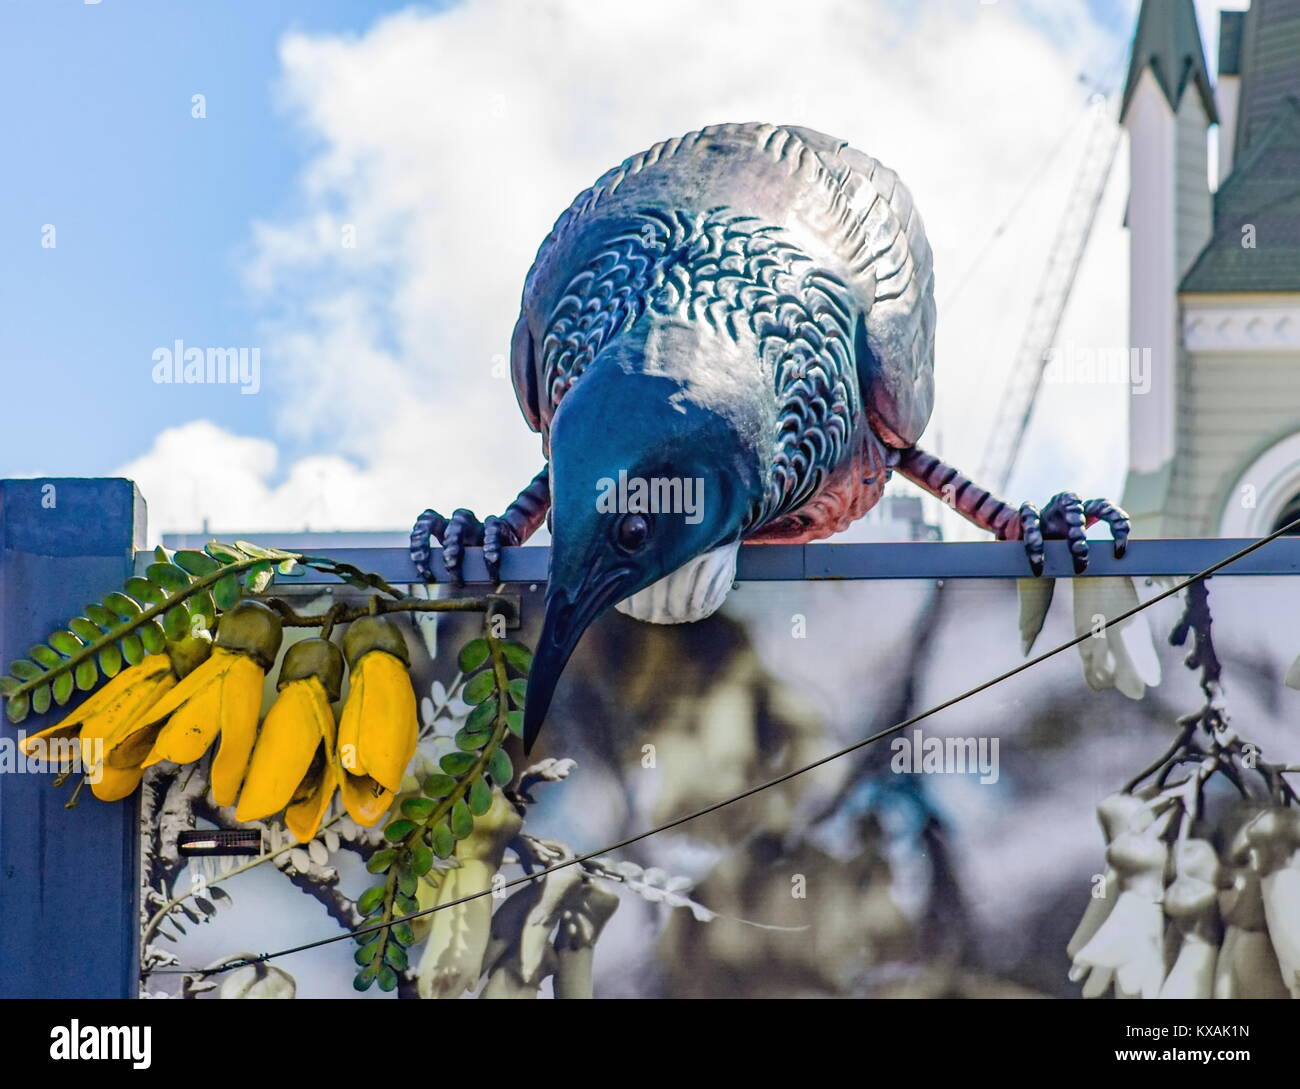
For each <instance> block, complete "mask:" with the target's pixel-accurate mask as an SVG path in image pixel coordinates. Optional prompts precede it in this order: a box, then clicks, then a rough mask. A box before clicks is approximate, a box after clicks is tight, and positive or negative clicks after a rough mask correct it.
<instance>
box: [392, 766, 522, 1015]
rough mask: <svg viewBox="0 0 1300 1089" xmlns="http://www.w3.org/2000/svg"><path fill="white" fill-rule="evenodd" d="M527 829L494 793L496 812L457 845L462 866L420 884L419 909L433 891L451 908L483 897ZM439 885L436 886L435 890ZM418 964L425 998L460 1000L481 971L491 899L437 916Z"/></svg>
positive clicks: (481, 819)
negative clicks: (463, 900) (509, 846)
mask: <svg viewBox="0 0 1300 1089" xmlns="http://www.w3.org/2000/svg"><path fill="white" fill-rule="evenodd" d="M522 827H523V820H522V818H521V817H520V816H519V814H518V812H517V811H516V810H515V807H514V806H513V805H511V804H510V802H508V801H507V800H506V798H505V796H504V795H503V794H502V793H501V791H500V790H497V789H494V790H493V792H492V806H491V808H489V809H488V811H487V812H486V813H484V814H483V816H481V817H479V818H478V819H477V820H476V821H475V822H474V831H473V832H471V833H470V835H469V836H467V837H466V838H465V839H463V840H461V841H460V843H458V844H457V845H456V855H455V857H456V861H457V862H458V863H459V865H458V866H455V867H453V868H452V869H449V870H446V871H445V872H443V873H442V874H440V875H436V876H435V875H433V874H430V875H429V878H428V879H422V880H421V882H420V888H419V891H418V893H417V899H418V901H419V904H420V907H421V908H425V907H430V906H432V904H430V903H426V898H427V896H428V893H427V892H426V890H428V889H430V888H432V889H433V895H432V902H433V904H449V903H451V902H452V901H454V900H459V899H461V898H462V897H465V896H475V895H476V894H479V893H484V892H486V891H487V890H488V889H490V888H491V887H492V878H493V877H494V876H495V874H496V872H497V870H499V869H500V868H501V859H502V857H503V856H504V855H505V851H506V845H507V844H508V843H509V842H510V841H511V840H512V839H513V838H514V837H515V836H516V835H517V834H518V832H519V829H520V828H522ZM432 881H436V882H437V884H436V886H433V885H432ZM428 918H430V919H431V920H432V922H431V923H430V925H429V936H428V939H427V941H426V943H425V947H424V955H423V956H422V957H421V958H420V968H419V977H418V990H419V994H420V997H421V998H457V997H459V996H460V995H462V994H463V993H464V992H465V991H468V990H471V989H473V987H474V986H475V985H476V984H477V983H478V978H479V975H480V974H481V973H482V971H483V954H484V952H485V951H486V950H487V944H488V938H489V935H490V932H491V926H492V897H490V896H478V897H477V899H474V900H470V901H468V902H467V903H464V904H457V905H456V906H455V907H449V908H445V909H444V910H442V911H436V912H434V913H433V914H432V915H431V916H428Z"/></svg>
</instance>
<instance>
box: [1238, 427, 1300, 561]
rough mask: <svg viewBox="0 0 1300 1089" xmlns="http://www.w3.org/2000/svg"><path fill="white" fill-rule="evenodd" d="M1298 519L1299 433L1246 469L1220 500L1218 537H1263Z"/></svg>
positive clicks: (1272, 448) (1299, 478) (1299, 514)
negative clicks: (1220, 510)
mask: <svg viewBox="0 0 1300 1089" xmlns="http://www.w3.org/2000/svg"><path fill="white" fill-rule="evenodd" d="M1296 518H1300V431H1297V432H1295V433H1294V434H1291V435H1288V436H1287V437H1286V438H1284V439H1282V440H1280V441H1279V442H1276V443H1274V444H1273V445H1272V446H1270V447H1269V448H1268V449H1267V450H1265V451H1264V452H1263V453H1262V454H1260V455H1259V457H1257V458H1255V460H1254V461H1252V462H1251V463H1250V465H1249V466H1247V467H1246V471H1245V472H1243V473H1242V474H1241V475H1240V476H1239V477H1238V478H1237V480H1236V482H1235V483H1234V484H1233V486H1232V488H1231V489H1230V490H1229V491H1228V493H1227V495H1226V496H1225V497H1224V501H1223V509H1222V512H1221V513H1220V517H1219V536H1221V537H1263V536H1264V535H1265V534H1268V533H1272V532H1273V531H1274V530H1275V529H1279V528H1281V527H1282V526H1284V525H1286V524H1287V522H1291V521H1294V520H1295V519H1296Z"/></svg>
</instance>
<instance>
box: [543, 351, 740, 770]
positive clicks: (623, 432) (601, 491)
mask: <svg viewBox="0 0 1300 1089" xmlns="http://www.w3.org/2000/svg"><path fill="white" fill-rule="evenodd" d="M711 376H712V377H713V378H716V377H717V370H716V369H715V370H714V371H713V372H712V375H711ZM733 393H734V391H733ZM747 406H750V402H749V399H748V398H747V396H739V395H731V396H728V395H726V393H725V391H724V390H721V389H719V388H717V386H716V385H715V384H712V383H711V384H708V385H700V384H698V383H692V382H689V381H683V380H682V379H681V377H680V376H672V375H669V374H665V373H662V372H661V373H654V372H648V371H646V370H645V369H641V368H640V367H639V366H637V367H634V366H633V365H632V364H631V363H630V361H629V360H627V359H620V357H619V356H618V355H617V354H616V353H615V354H612V355H611V354H604V355H602V356H601V357H600V358H598V359H597V360H596V361H594V362H593V364H592V365H591V366H590V367H589V368H588V370H587V371H586V372H585V373H584V374H583V376H582V377H581V378H580V379H579V380H578V381H577V382H576V383H575V384H574V386H573V388H572V389H571V390H570V391H569V392H568V393H567V394H566V396H565V398H564V400H563V401H562V402H561V403H560V406H559V408H558V409H557V411H556V414H555V417H554V419H553V421H552V424H551V431H550V465H551V499H552V523H553V525H552V542H551V564H550V576H549V584H548V587H547V593H546V616H545V620H544V622H543V625H542V633H541V637H540V639H539V642H538V646H537V651H536V654H535V656H534V659H533V665H532V669H531V672H530V674H529V678H528V691H527V697H526V700H525V706H524V741H525V745H526V746H527V747H528V748H530V749H531V747H532V744H533V741H534V740H535V739H536V736H537V733H538V731H539V730H540V729H541V725H542V721H543V720H544V718H545V716H546V711H547V708H548V707H549V705H550V702H551V696H552V694H553V692H554V690H555V685H556V683H557V681H558V680H559V677H560V673H561V671H562V670H563V669H564V665H565V663H566V662H567V661H568V658H569V655H570V654H571V653H572V652H573V649H574V647H575V646H576V645H577V643H578V640H579V638H580V637H581V635H582V633H583V632H584V631H585V630H586V629H587V627H588V626H589V625H590V624H591V623H592V622H593V621H594V620H595V619H596V618H597V617H599V616H601V615H602V614H603V613H605V612H606V611H608V610H609V608H610V607H611V606H613V605H615V604H616V603H618V602H620V601H622V600H623V599H625V598H628V597H630V596H631V595H633V594H635V593H636V592H637V591H638V590H641V589H643V588H645V587H647V586H649V585H650V584H651V583H653V582H656V581H657V580H658V579H661V578H663V577H664V576H665V575H668V574H670V573H671V572H673V571H675V570H677V569H678V568H679V567H681V566H682V565H683V564H686V563H689V562H690V561H691V560H693V559H695V558H696V557H698V556H700V555H702V554H703V553H705V552H708V551H710V550H711V549H714V548H717V547H719V546H720V545H725V544H730V543H733V542H735V541H737V540H738V539H739V537H740V536H741V533H742V531H743V529H744V528H745V521H746V518H747V517H748V516H749V514H750V512H751V511H752V510H753V508H754V505H755V503H756V502H757V501H758V500H759V499H760V497H761V495H762V489H763V483H764V474H763V473H762V465H763V461H762V450H763V444H762V439H761V436H762V434H763V427H762V423H761V421H760V420H759V419H757V418H756V416H757V415H758V413H757V412H756V411H754V410H752V407H747Z"/></svg>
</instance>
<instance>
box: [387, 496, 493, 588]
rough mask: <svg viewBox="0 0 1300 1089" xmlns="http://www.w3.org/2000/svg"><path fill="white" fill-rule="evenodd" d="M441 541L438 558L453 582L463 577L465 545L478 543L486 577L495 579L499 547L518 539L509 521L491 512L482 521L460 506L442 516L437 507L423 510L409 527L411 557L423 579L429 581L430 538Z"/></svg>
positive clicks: (431, 576)
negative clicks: (446, 516) (445, 516)
mask: <svg viewBox="0 0 1300 1089" xmlns="http://www.w3.org/2000/svg"><path fill="white" fill-rule="evenodd" d="M435 540H436V541H437V542H438V543H439V544H441V545H442V562H443V566H444V567H446V568H447V573H448V574H450V575H451V577H452V581H453V582H454V583H455V584H456V585H458V586H459V585H462V584H463V583H464V581H465V579H464V575H463V566H462V565H463V561H464V557H465V549H466V548H475V547H478V546H482V548H483V562H484V563H485V564H486V565H487V570H488V578H489V579H490V580H491V581H492V582H497V581H499V576H500V568H501V549H502V548H504V547H506V546H507V545H516V544H518V543H519V540H518V535H517V534H516V533H515V531H514V529H513V528H512V527H511V525H510V523H509V522H507V521H505V520H504V519H501V518H498V517H496V516H495V515H493V516H489V517H488V519H487V520H486V521H484V522H480V521H479V520H478V517H477V516H476V515H475V514H474V512H473V511H471V510H466V509H465V508H464V507H462V508H460V509H459V510H457V511H454V512H453V513H452V516H451V518H444V517H443V516H442V515H441V514H439V513H438V512H437V511H433V510H426V511H425V512H424V513H423V514H421V515H420V517H419V518H417V519H416V520H415V526H414V527H413V528H412V530H411V561H412V562H413V563H414V564H415V569H416V571H418V572H419V574H420V578H422V579H423V580H424V581H425V582H433V581H434V575H433V568H432V561H433V543H432V542H433V541H435Z"/></svg>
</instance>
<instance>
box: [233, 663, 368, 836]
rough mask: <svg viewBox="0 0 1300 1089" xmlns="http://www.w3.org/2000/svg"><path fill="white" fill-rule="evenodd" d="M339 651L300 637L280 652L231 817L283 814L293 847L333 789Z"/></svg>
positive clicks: (315, 824) (314, 826)
mask: <svg viewBox="0 0 1300 1089" xmlns="http://www.w3.org/2000/svg"><path fill="white" fill-rule="evenodd" d="M342 684H343V652H342V651H340V650H339V648H338V647H336V646H335V645H334V644H333V643H331V642H330V641H329V640H328V639H304V640H302V641H301V642H299V643H295V644H294V645H293V646H291V647H290V648H289V649H288V651H287V652H286V653H285V656H284V662H283V664H282V665H281V666H280V680H279V683H278V685H277V687H278V689H279V695H278V696H276V698H275V703H273V704H272V705H271V710H270V711H268V712H267V715H266V721H265V722H263V723H262V732H261V733H260V734H258V736H257V744H256V745H255V746H254V747H253V759H252V762H251V763H250V764H249V766H248V778H247V779H245V780H244V789H243V791H242V792H241V793H240V795H239V808H238V809H237V810H235V817H236V818H237V819H238V820H241V821H252V820H259V819H260V818H262V817H269V816H270V815H271V814H272V813H278V812H279V811H280V810H281V809H283V810H284V823H285V824H286V825H287V826H288V828H289V831H290V832H292V833H293V835H294V837H295V838H296V839H297V840H298V842H299V843H306V842H307V841H308V840H310V839H312V838H313V837H314V836H315V835H316V832H317V830H318V829H319V828H320V822H321V818H322V817H323V816H324V815H325V810H326V809H328V808H329V804H330V800H331V799H332V798H333V797H334V788H335V787H336V786H337V785H338V771H337V770H336V768H335V761H334V734H335V723H334V709H333V708H332V707H331V706H330V704H332V703H333V702H334V701H335V700H337V699H338V698H339V690H340V689H341V687H342Z"/></svg>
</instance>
